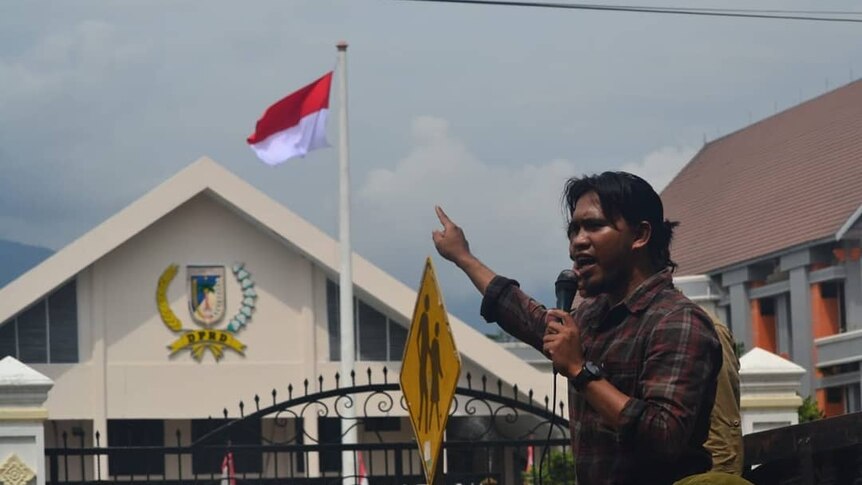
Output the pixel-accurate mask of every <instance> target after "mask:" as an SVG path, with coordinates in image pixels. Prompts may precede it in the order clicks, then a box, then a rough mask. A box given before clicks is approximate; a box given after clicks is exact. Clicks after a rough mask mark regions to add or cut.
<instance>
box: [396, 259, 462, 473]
mask: <svg viewBox="0 0 862 485" xmlns="http://www.w3.org/2000/svg"><path fill="white" fill-rule="evenodd" d="M460 375H461V357H460V356H459V355H458V349H457V348H456V347H455V339H454V338H453V337H452V330H451V329H450V328H449V318H448V317H447V313H446V308H445V307H444V306H443V295H441V294H440V287H439V286H438V285H437V277H436V276H435V274H434V266H433V265H432V264H431V258H428V259H426V260H425V271H424V272H423V273H422V286H421V287H420V288H419V294H418V297H417V298H416V308H415V309H414V310H413V322H412V323H411V325H410V332H409V334H408V335H407V344H406V345H405V346H404V359H403V361H402V363H401V392H402V393H403V394H404V399H405V400H406V401H407V409H408V411H409V412H410V421H411V422H412V423H413V431H414V433H415V434H416V442H417V444H418V445H419V455H420V456H421V457H422V464H423V466H424V468H425V477H426V478H427V479H428V483H429V484H433V483H435V482H434V473H435V472H436V471H437V468H438V463H437V460H438V457H439V456H440V448H441V445H442V444H443V431H444V430H445V429H446V421H448V418H449V406H450V404H451V403H452V398H453V397H454V396H455V388H456V387H457V386H458V378H459V377H460Z"/></svg>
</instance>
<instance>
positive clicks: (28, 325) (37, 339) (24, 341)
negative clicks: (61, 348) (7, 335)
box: [18, 300, 48, 363]
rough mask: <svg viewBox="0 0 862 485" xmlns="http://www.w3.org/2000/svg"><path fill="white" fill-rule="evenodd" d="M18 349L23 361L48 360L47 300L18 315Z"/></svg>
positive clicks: (36, 361)
mask: <svg viewBox="0 0 862 485" xmlns="http://www.w3.org/2000/svg"><path fill="white" fill-rule="evenodd" d="M18 351H19V352H20V359H19V360H21V362H27V363H44V362H48V326H47V325H46V322H45V300H41V301H39V303H36V304H35V305H33V306H31V307H30V308H28V309H27V310H26V311H25V312H24V313H22V314H20V315H18Z"/></svg>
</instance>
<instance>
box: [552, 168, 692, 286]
mask: <svg viewBox="0 0 862 485" xmlns="http://www.w3.org/2000/svg"><path fill="white" fill-rule="evenodd" d="M588 192H595V193H596V194H597V195H598V196H599V201H600V202H601V205H602V212H604V213H605V217H607V218H609V219H611V220H614V219H616V218H617V217H620V216H621V217H622V218H623V219H625V221H626V222H627V223H628V224H629V225H630V226H632V227H636V226H637V225H638V224H640V223H641V221H646V222H648V223H649V225H650V227H652V235H651V236H650V240H649V242H648V243H647V248H648V249H649V255H650V259H651V260H652V263H653V266H655V267H656V268H657V269H659V270H661V269H664V268H666V267H670V268H671V269H674V268H676V263H674V262H673V260H671V259H670V240H671V238H672V237H673V229H674V228H675V227H676V226H678V225H679V223H678V222H671V221H669V220H667V219H665V218H664V205H663V204H662V203H661V198H659V196H658V194H657V193H656V191H655V190H653V188H652V186H651V185H650V184H649V183H648V182H647V181H646V180H644V179H642V178H640V177H638V176H637V175H633V174H630V173H627V172H604V173H601V174H598V175H589V176H585V177H572V178H570V179H569V180H568V181H567V182H566V188H565V190H564V191H563V199H564V200H565V204H566V209H568V210H567V211H566V222H567V223H569V222H571V219H572V213H573V212H574V211H575V206H576V205H577V204H578V199H580V198H581V197H582V196H583V195H584V194H586V193H588Z"/></svg>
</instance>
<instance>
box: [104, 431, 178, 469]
mask: <svg viewBox="0 0 862 485" xmlns="http://www.w3.org/2000/svg"><path fill="white" fill-rule="evenodd" d="M164 445H165V423H164V421H161V420H155V419H109V420H108V446H109V447H111V448H112V449H113V451H112V453H111V454H110V455H109V458H110V459H109V460H108V473H109V474H110V475H111V476H114V477H116V476H117V475H164V474H165V459H164V454H163V452H161V451H158V450H154V451H141V450H128V449H127V450H124V449H122V447H128V446H164Z"/></svg>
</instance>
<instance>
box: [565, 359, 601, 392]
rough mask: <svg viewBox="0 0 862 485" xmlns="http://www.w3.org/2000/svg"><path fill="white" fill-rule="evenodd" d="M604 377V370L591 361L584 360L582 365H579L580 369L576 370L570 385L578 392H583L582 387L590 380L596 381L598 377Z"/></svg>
mask: <svg viewBox="0 0 862 485" xmlns="http://www.w3.org/2000/svg"><path fill="white" fill-rule="evenodd" d="M604 377H605V373H604V371H602V368H601V367H600V366H598V365H596V364H594V363H593V362H590V361H586V362H584V366H583V367H581V371H580V372H578V375H576V376H575V377H574V378H573V379H572V386H573V387H574V388H575V390H576V391H578V392H583V391H584V388H585V387H587V384H589V383H590V382H592V381H597V380H599V379H603V378H604Z"/></svg>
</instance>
